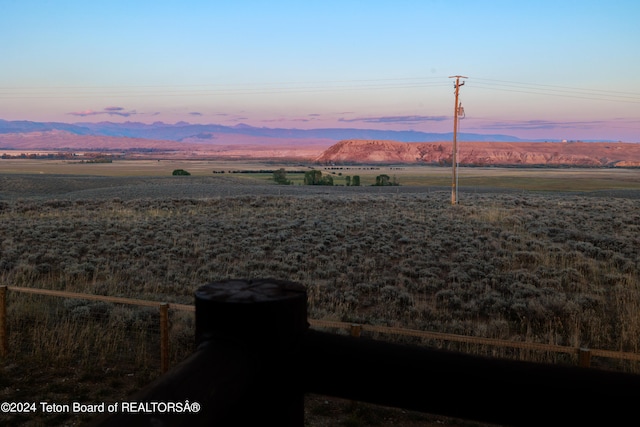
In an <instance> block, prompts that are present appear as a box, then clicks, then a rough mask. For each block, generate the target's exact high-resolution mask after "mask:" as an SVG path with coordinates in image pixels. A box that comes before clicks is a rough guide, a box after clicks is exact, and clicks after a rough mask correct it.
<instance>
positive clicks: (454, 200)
mask: <svg viewBox="0 0 640 427" xmlns="http://www.w3.org/2000/svg"><path fill="white" fill-rule="evenodd" d="M449 78H450V79H456V82H455V83H454V85H453V86H454V88H455V89H456V92H455V93H456V100H455V103H454V104H453V156H452V158H451V160H452V167H453V169H452V170H453V177H452V178H453V180H452V183H451V204H452V205H456V204H458V164H457V163H458V158H457V157H458V116H459V115H460V112H461V110H462V105H461V103H460V104H458V92H459V91H460V86H463V85H464V82H462V83H460V79H467V78H468V77H465V76H449Z"/></svg>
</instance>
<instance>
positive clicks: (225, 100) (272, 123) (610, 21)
mask: <svg viewBox="0 0 640 427" xmlns="http://www.w3.org/2000/svg"><path fill="white" fill-rule="evenodd" d="M0 10H1V11H2V12H1V13H0V40H2V41H3V42H2V43H1V44H0V57H2V67H0V118H2V119H5V120H36V121H63V122H82V121H103V120H109V121H140V122H146V123H151V122H154V121H164V122H167V123H174V122H177V121H181V120H184V121H188V122H191V123H220V124H226V125H234V124H237V123H246V124H250V125H253V126H267V127H297V128H318V127H366V128H376V129H398V130H404V129H415V130H422V131H427V132H429V131H430V132H448V131H451V130H452V118H451V116H452V113H453V82H452V80H451V79H449V78H448V77H449V76H451V75H458V74H460V75H464V76H468V77H469V78H468V79H467V81H466V83H465V86H463V87H462V88H461V92H460V94H461V98H460V99H461V101H462V103H463V106H464V108H465V112H466V117H465V119H464V120H462V121H461V125H460V126H461V130H462V131H463V132H464V131H467V132H477V133H489V134H491V133H503V134H511V135H516V136H519V137H523V138H565V139H611V140H624V141H633V142H640V55H639V54H638V51H639V48H638V42H640V26H639V25H638V24H637V18H638V16H640V2H637V1H611V0H610V1H563V0H558V1H536V2H514V1H457V2H451V1H439V0H423V1H417V0H415V1H403V0H395V1H349V0H342V1H332V0H327V1H322V2H321V1H313V2H302V1H297V2H293V1H277V0H273V1H270V2H264V1H242V0H238V1H235V2H227V1H190V0H183V1H172V2H169V1H162V0H156V1H145V0H136V1H131V0H129V1H120V0H112V1H104V2H102V1H100V2H86V1H83V2H81V1H66V0H57V1H53V0H51V1H45V0H40V1H33V0H0Z"/></svg>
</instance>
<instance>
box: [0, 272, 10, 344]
mask: <svg viewBox="0 0 640 427" xmlns="http://www.w3.org/2000/svg"><path fill="white" fill-rule="evenodd" d="M7 354H9V340H8V335H7V285H2V286H0V357H6V356H7Z"/></svg>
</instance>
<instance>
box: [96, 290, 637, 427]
mask: <svg viewBox="0 0 640 427" xmlns="http://www.w3.org/2000/svg"><path fill="white" fill-rule="evenodd" d="M306 301H307V294H306V289H305V288H304V287H303V286H302V285H299V284H296V283H292V282H287V281H278V280H272V279H256V280H232V281H224V282H217V283H211V284H208V285H205V286H203V287H200V288H199V289H198V290H197V291H196V301H195V302H196V313H195V318H196V324H195V326H196V334H195V335H196V346H197V347H196V350H195V352H194V353H193V354H192V355H191V356H189V357H188V358H187V359H186V360H183V361H182V362H180V364H178V365H177V366H176V367H174V368H173V369H171V370H170V371H169V372H168V373H166V374H165V375H163V376H161V377H160V378H158V379H157V380H156V381H154V382H153V383H151V384H150V385H148V386H147V387H145V388H144V389H142V390H140V391H139V392H137V393H135V394H134V395H132V396H130V399H131V400H132V401H134V402H142V403H143V404H145V405H153V404H155V403H157V402H167V401H169V402H180V403H181V404H182V403H184V405H190V406H189V411H182V410H180V411H175V412H167V411H153V410H150V411H144V412H140V411H135V412H132V411H125V412H120V413H112V414H105V415H102V416H100V417H98V418H96V419H94V421H93V423H92V424H91V425H92V426H94V427H129V426H130V427H134V426H140V425H163V426H165V427H173V426H176V427H178V426H183V425H190V426H210V425H215V426H217V427H231V426H239V425H241V426H245V425H246V426H249V425H277V426H281V427H302V426H303V425H304V395H305V393H314V394H320V395H326V396H334V397H340V398H344V399H351V400H355V401H363V402H370V403H374V404H379V405H384V406H394V407H398V408H404V409H409V410H416V411H421V412H428V413H433V414H440V415H445V416H451V417H456V418H464V419H470V420H476V421H481V422H488V423H493V424H499V425H512V426H540V425H545V426H565V425H626V424H627V423H628V422H629V420H632V419H635V418H636V416H637V410H636V408H635V406H634V405H633V404H632V401H630V400H629V398H630V396H633V395H635V394H636V393H637V391H638V390H640V375H634V374H625V373H621V372H611V371H605V370H600V369H593V368H582V367H578V366H567V365H564V366H562V365H557V364H543V363H532V362H524V361H516V360H506V359H497V358H489V357H480V356H473V355H469V354H463V353H457V352H451V351H444V350H437V349H430V348H425V347H420V346H408V345H401V344H395V343H389V342H385V341H379V340H370V339H357V338H353V337H349V336H343V335H338V334H332V333H327V332H321V331H315V330H309V323H308V319H307V306H306ZM356 332H357V331H356ZM194 402H195V403H196V409H197V413H194V411H193V409H192V408H193V403H194ZM183 407H184V406H183Z"/></svg>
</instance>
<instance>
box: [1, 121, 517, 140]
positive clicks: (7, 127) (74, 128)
mask: <svg viewBox="0 0 640 427" xmlns="http://www.w3.org/2000/svg"><path fill="white" fill-rule="evenodd" d="M54 130H62V131H66V132H69V133H72V134H76V135H92V136H114V137H127V138H145V139H154V140H168V141H183V140H186V139H190V140H193V139H194V138H196V139H203V140H206V139H211V138H210V136H211V135H215V134H224V135H245V136H253V137H265V138H287V139H291V138H294V139H328V140H334V141H336V142H337V141H341V140H344V139H370V140H374V139H375V140H393V141H400V142H436V141H450V140H451V139H452V137H453V135H452V133H451V132H449V133H430V132H419V131H413V130H407V131H394V130H376V129H355V128H344V129H341V128H326V129H323V128H320V129H295V128H294V129H287V128H266V127H253V126H249V125H246V124H238V125H235V126H223V125H217V124H206V125H200V124H190V123H187V122H178V123H175V124H167V123H163V122H155V123H151V124H146V123H139V122H125V123H112V122H99V123H74V124H70V123H57V122H31V121H7V120H1V119H0V134H7V133H30V132H45V131H54ZM458 140H460V141H502V142H508V141H522V139H520V138H517V137H515V136H511V135H502V134H495V135H485V134H475V133H460V134H458ZM203 142H204V143H206V141H203Z"/></svg>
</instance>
